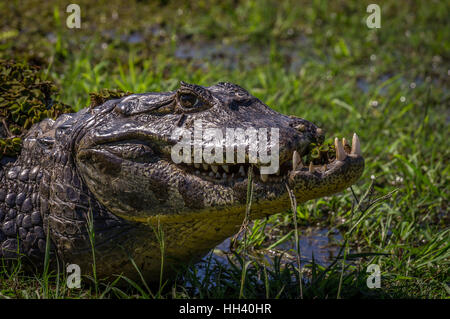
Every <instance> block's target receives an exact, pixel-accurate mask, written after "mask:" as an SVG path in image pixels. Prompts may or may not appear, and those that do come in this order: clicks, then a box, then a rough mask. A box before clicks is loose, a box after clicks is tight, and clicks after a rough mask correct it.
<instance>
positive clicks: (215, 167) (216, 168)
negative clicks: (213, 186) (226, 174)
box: [211, 165, 219, 173]
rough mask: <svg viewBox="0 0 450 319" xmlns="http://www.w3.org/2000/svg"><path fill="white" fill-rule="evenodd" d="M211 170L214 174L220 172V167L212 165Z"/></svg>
mask: <svg viewBox="0 0 450 319" xmlns="http://www.w3.org/2000/svg"><path fill="white" fill-rule="evenodd" d="M211 169H212V170H213V172H214V173H217V172H218V171H219V166H217V165H211Z"/></svg>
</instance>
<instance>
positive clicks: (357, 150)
mask: <svg viewBox="0 0 450 319" xmlns="http://www.w3.org/2000/svg"><path fill="white" fill-rule="evenodd" d="M352 154H356V155H359V156H361V155H362V152H361V144H360V142H359V138H358V135H356V133H353V139H352Z"/></svg>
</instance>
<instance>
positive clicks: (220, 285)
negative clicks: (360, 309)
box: [0, 1, 450, 298]
mask: <svg viewBox="0 0 450 319" xmlns="http://www.w3.org/2000/svg"><path fill="white" fill-rule="evenodd" d="M368 3H369V2H367V4H368ZM367 4H366V3H364V4H359V3H357V2H354V3H351V2H345V3H344V2H342V1H337V2H332V3H331V2H326V1H313V2H312V3H309V2H308V4H300V3H298V1H294V2H289V1H287V2H281V4H278V1H263V2H260V1H245V2H242V3H239V4H238V5H237V6H236V5H235V4H234V2H232V1H218V2H214V4H211V3H210V2H202V1H198V2H196V3H195V4H191V5H187V4H180V3H178V2H170V3H169V4H168V5H167V6H164V7H162V8H158V9H160V10H158V11H157V12H158V13H159V14H158V15H151V14H148V12H147V11H146V10H156V8H154V9H149V8H150V7H148V8H147V9H143V10H135V11H133V6H134V4H132V5H131V4H130V8H129V9H123V10H122V11H120V10H119V16H120V19H121V20H120V21H117V20H115V21H113V20H111V19H106V20H105V22H104V24H100V22H98V21H97V20H96V19H92V16H96V15H95V14H93V13H92V12H91V11H88V12H86V19H87V20H88V22H89V23H93V21H94V20H95V21H96V23H98V25H96V26H95V27H96V28H98V30H107V31H108V30H110V29H114V28H115V26H114V24H116V25H120V26H121V27H120V28H122V29H121V30H120V31H118V33H117V35H116V36H115V37H112V38H108V37H105V36H103V35H102V34H101V32H92V29H89V30H86V29H81V30H78V31H72V30H67V29H66V28H65V27H64V25H63V23H62V22H61V21H63V20H61V19H63V17H64V16H63V13H64V10H63V9H64V8H62V7H59V6H58V5H51V6H50V7H49V10H48V12H47V11H45V10H43V12H44V13H46V12H47V13H48V16H49V22H48V26H52V27H53V28H52V29H51V30H52V32H54V33H55V38H56V40H55V41H56V42H55V43H50V42H49V41H47V40H46V38H45V36H46V34H45V33H44V35H41V34H33V35H32V36H33V37H36V38H38V39H40V40H39V42H37V43H44V44H45V45H44V46H43V47H42V50H44V52H46V54H47V55H46V56H45V60H48V63H47V64H46V65H45V66H46V67H45V68H44V69H43V73H44V74H45V76H46V77H47V78H48V79H50V80H53V81H55V82H56V83H57V84H58V86H59V87H60V88H61V90H60V92H61V93H60V99H61V100H62V101H63V102H64V103H67V104H69V105H72V106H74V107H75V108H76V109H81V108H83V107H85V106H87V105H89V93H90V92H93V91H99V90H100V89H102V88H108V89H114V88H117V89H121V90H123V91H130V92H134V93H144V92H149V91H169V90H174V89H176V87H177V86H178V85H179V81H180V80H183V81H187V82H192V83H197V84H200V85H212V84H214V83H216V82H219V81H229V82H234V83H237V84H239V85H241V86H242V87H244V88H246V89H247V90H248V91H249V92H250V93H252V94H253V95H255V96H257V97H258V98H260V99H261V100H262V101H264V102H265V103H266V104H268V105H269V106H270V107H272V108H273V109H275V110H277V111H279V112H282V113H285V114H293V115H297V116H300V117H302V118H305V119H307V120H309V121H311V122H314V123H316V124H318V125H320V126H321V127H322V128H324V129H325V130H326V132H327V133H326V134H327V137H328V138H333V137H334V136H338V137H344V136H345V137H347V138H349V137H351V136H352V134H353V132H357V133H358V135H359V137H360V139H361V142H362V152H363V154H364V157H365V160H366V169H365V172H364V175H363V176H362V178H361V180H360V181H359V182H358V183H357V184H356V185H354V186H353V191H354V193H355V195H356V196H357V197H358V198H359V197H361V196H362V195H363V194H365V193H366V191H367V190H368V189H369V186H370V185H371V183H373V192H374V193H373V198H372V199H375V198H377V197H380V196H383V195H386V194H389V193H391V192H393V191H394V190H397V191H396V192H395V193H393V194H392V197H391V198H390V199H386V200H384V201H380V202H379V203H378V204H377V205H376V206H373V207H371V208H370V209H368V210H367V212H366V215H364V216H362V217H363V218H362V219H360V220H359V217H361V215H360V214H357V212H358V211H357V210H356V211H355V196H354V195H353V193H352V191H350V190H347V191H345V192H343V193H341V194H338V195H336V196H332V197H327V198H321V199H317V200H314V201H310V202H308V203H304V204H299V205H298V208H297V212H296V213H297V214H296V216H295V217H296V221H297V223H298V226H299V228H298V232H300V233H301V231H302V227H305V226H309V225H317V224H318V225H319V226H321V227H324V228H328V229H330V231H331V230H335V229H338V230H339V231H340V232H341V234H343V237H344V238H345V245H347V244H348V246H345V247H344V248H343V252H345V253H346V255H345V262H343V261H342V259H339V260H336V262H335V263H334V264H333V266H332V267H331V268H330V269H326V267H324V266H323V265H320V264H318V263H316V262H315V260H312V261H311V262H309V263H307V265H306V266H305V267H304V268H303V269H302V271H303V272H302V276H301V277H303V279H304V281H303V282H299V278H300V276H299V272H298V268H296V267H298V265H297V266H296V265H295V264H289V263H288V264H286V263H285V262H283V260H282V258H280V256H277V255H274V256H273V255H271V258H272V260H271V262H270V263H264V262H262V261H261V260H258V259H257V258H254V256H253V257H252V254H251V253H252V251H253V252H255V251H257V252H263V253H264V251H268V250H269V249H273V248H275V247H276V246H278V245H279V244H281V243H282V242H284V241H295V240H296V238H295V233H296V232H295V228H294V220H295V219H294V217H293V214H292V211H290V208H289V207H286V211H285V212H279V213H278V214H276V215H273V216H271V217H270V218H269V219H268V220H261V221H256V222H254V223H252V224H249V225H248V228H249V229H248V233H247V236H246V238H245V242H241V245H240V246H239V247H240V248H243V247H245V249H244V250H242V249H241V250H239V249H238V250H237V253H235V254H234V255H233V254H229V255H227V256H226V257H227V258H228V263H216V262H214V258H215V257H214V255H210V256H209V257H207V258H206V259H205V263H204V264H202V265H203V266H205V267H206V270H205V272H204V274H203V275H202V276H200V275H199V267H200V266H191V267H188V268H187V269H184V271H182V272H180V273H179V275H178V277H177V280H175V282H173V283H168V284H167V285H169V286H166V287H165V290H162V289H159V290H158V288H156V289H153V287H146V286H145V284H143V283H140V282H137V283H135V282H130V281H129V280H128V281H127V280H126V279H124V278H118V280H117V282H113V283H102V282H101V280H100V281H99V282H98V283H97V280H94V281H95V282H96V283H95V284H94V285H88V284H87V282H90V280H89V279H87V278H86V280H84V281H83V282H85V284H84V285H83V288H82V289H80V290H69V289H67V288H66V285H65V279H66V276H65V275H64V272H63V271H62V270H61V273H58V272H51V271H49V272H48V273H46V274H44V275H42V274H37V275H36V278H34V277H32V276H29V275H28V274H27V273H25V272H23V270H22V267H21V265H20V264H15V265H8V266H7V265H4V266H3V267H2V268H1V270H0V297H13V298H14V297H19V298H44V297H49V298H63V297H73V298H96V297H97V298H98V297H118V298H188V297H198V298H225V297H235V298H239V297H245V298H299V297H300V291H299V283H300V284H302V285H303V286H302V288H303V289H302V294H303V296H304V297H305V298H313V297H320V298H336V297H338V296H339V297H344V298H345V297H383V298H390V297H415V298H422V297H428V298H445V297H448V296H449V295H450V293H449V290H450V289H449V261H450V253H449V245H450V244H449V243H450V231H449V227H448V225H449V217H448V212H447V211H448V197H449V193H448V185H449V176H450V174H449V173H450V169H449V165H448V162H449V159H450V151H449V149H448V142H447V137H448V136H450V134H449V133H450V130H449V128H448V101H449V93H448V70H449V69H450V65H449V63H448V56H447V57H446V56H445V54H444V53H445V52H448V51H449V49H450V48H449V42H448V39H449V30H450V28H449V27H448V22H445V21H446V20H445V19H446V18H447V16H446V15H445V11H446V7H445V4H444V3H443V2H439V1H429V2H423V3H422V2H419V3H416V2H414V5H411V6H409V5H404V4H402V3H400V2H396V1H389V2H383V4H382V10H383V20H382V28H381V29H379V30H368V29H367V28H366V27H365V25H364V17H365V16H366V13H365V7H366V6H367ZM1 6H4V4H3V5H1ZM1 6H0V8H1V10H3V8H2V7H1ZM81 6H83V2H81ZM119 8H120V7H119ZM115 9H116V4H115V3H112V4H111V5H109V6H108V8H105V9H104V10H105V12H106V13H108V14H109V15H108V17H109V16H111V12H112V11H114V10H115ZM111 10H112V11H111ZM180 10H181V11H180ZM139 11H142V14H144V13H145V14H147V16H146V19H147V20H145V19H138V18H137V16H139V13H136V12H139ZM102 12H103V11H102ZM133 12H134V13H133ZM153 12H156V11H153ZM447 12H448V10H447ZM44 13H43V14H44ZM106 13H105V14H106ZM174 14H175V15H176V18H175V19H174V18H173V15H174ZM133 15H136V17H134V16H133ZM90 17H91V18H90ZM131 17H134V18H131ZM168 17H170V18H168ZM24 19H25V18H24ZM89 19H91V20H89ZM162 21H163V22H165V26H164V27H162V29H163V30H164V31H165V33H164V36H163V39H161V40H160V41H159V40H157V39H155V38H154V36H153V35H151V36H149V35H147V34H145V33H143V36H144V38H145V40H144V41H143V42H142V43H137V44H132V43H126V42H123V41H121V40H120V36H121V35H123V34H129V33H132V32H139V30H143V29H144V26H145V27H148V26H154V25H157V26H159V25H160V24H161V22H162ZM133 24H135V25H134V26H133ZM11 25H13V24H11ZM88 25H89V26H91V25H90V24H88ZM46 26H47V24H44V25H43V26H42V28H45V27H46ZM117 28H119V27H117ZM94 29H95V28H94ZM11 30H13V31H14V30H15V29H14V28H12V27H11ZM11 30H7V31H4V32H3V31H2V32H1V33H0V38H1V37H2V36H3V37H4V38H5V39H7V42H4V43H3V46H4V49H5V51H4V52H9V51H8V50H13V49H14V48H13V47H14V46H13V41H15V40H17V41H19V40H21V39H19V40H18V39H17V38H16V37H18V34H19V33H14V32H12V31H11ZM47 31H48V30H47ZM47 31H46V32H47ZM5 32H6V33H5ZM7 32H9V33H7ZM75 32H78V33H75ZM142 32H143V31H142ZM83 36H84V37H87V39H86V38H83ZM147 41H148V43H147ZM210 42H212V43H214V44H215V45H219V44H220V45H223V44H224V45H230V47H232V48H233V49H235V50H236V51H237V52H238V53H237V56H234V57H233V59H235V60H237V61H234V60H233V61H234V64H233V66H234V67H229V65H228V64H227V63H226V57H225V58H223V59H221V58H220V57H219V58H211V57H210V56H207V55H205V56H203V57H202V56H201V57H198V58H196V59H190V60H188V59H182V58H177V56H176V52H177V47H178V45H179V44H180V43H188V44H189V43H199V44H200V45H202V44H205V45H206V43H208V45H210V44H209V43H210ZM19 43H20V41H19ZM11 48H12V49H11ZM27 48H28V47H27ZM243 48H244V49H243ZM30 50H32V49H30ZM239 50H241V51H239ZM233 52H234V51H233ZM5 54H7V53H5ZM261 59H262V60H261ZM296 59H297V60H296ZM261 61H263V62H261ZM294 62H295V63H294ZM360 208H361V207H360ZM362 209H363V210H364V209H366V207H362ZM360 212H361V211H360ZM250 216H251V212H250ZM358 220H359V222H358ZM341 244H343V243H341ZM300 248H301V247H300ZM243 251H248V252H249V253H248V254H245V253H243ZM374 263H375V264H378V265H380V268H381V271H382V288H381V289H374V290H370V289H368V288H367V286H366V282H365V281H366V279H367V275H368V274H367V273H366V268H367V266H368V265H369V264H374ZM124 282H127V283H128V286H127V287H125V288H124V287H122V286H121V285H119V284H120V283H122V284H123V283H124ZM162 285H163V283H162V282H160V283H159V288H161V286H162ZM151 291H155V292H156V291H158V293H156V294H153V293H151Z"/></svg>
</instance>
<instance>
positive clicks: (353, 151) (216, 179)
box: [174, 133, 362, 185]
mask: <svg viewBox="0 0 450 319" xmlns="http://www.w3.org/2000/svg"><path fill="white" fill-rule="evenodd" d="M318 149H320V151H319V152H318V151H317V150H318ZM358 158H359V159H362V154H361V145H360V142H359V138H358V136H357V135H356V133H355V134H354V135H353V139H352V146H351V147H350V145H349V144H348V142H347V140H346V139H345V138H343V139H342V142H341V141H339V139H338V138H336V139H335V141H334V145H333V146H326V147H320V148H319V147H316V148H312V147H306V148H305V150H304V151H303V152H302V153H299V152H298V151H297V150H295V151H293V153H292V157H291V159H292V160H291V161H284V162H281V163H280V165H279V169H278V171H277V172H276V173H275V174H262V173H261V172H260V167H261V166H260V165H255V164H249V163H242V164H238V163H232V164H229V163H227V164H208V163H180V164H174V165H176V166H177V167H178V168H179V169H181V170H183V171H184V172H186V173H187V174H190V175H195V176H198V177H200V178H202V179H204V180H207V181H210V182H213V183H220V184H223V185H231V184H234V183H239V182H243V181H244V180H245V179H247V176H248V175H247V174H248V172H249V170H250V169H251V170H252V172H253V174H252V175H253V180H254V181H255V182H261V183H265V184H270V183H280V182H283V181H287V180H292V179H293V178H294V177H299V176H302V175H304V176H311V175H314V176H315V177H316V178H320V177H322V176H323V177H325V176H328V175H330V174H333V173H334V172H336V171H338V170H339V169H341V168H342V167H343V166H344V164H347V165H350V166H351V164H352V162H353V161H354V160H357V159H358Z"/></svg>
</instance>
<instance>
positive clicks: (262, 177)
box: [261, 174, 269, 183]
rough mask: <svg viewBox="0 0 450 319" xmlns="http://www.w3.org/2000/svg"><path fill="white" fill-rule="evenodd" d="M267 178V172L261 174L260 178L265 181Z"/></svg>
mask: <svg viewBox="0 0 450 319" xmlns="http://www.w3.org/2000/svg"><path fill="white" fill-rule="evenodd" d="M268 179H269V175H268V174H261V180H262V181H263V182H264V183H265V182H267V180H268Z"/></svg>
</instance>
